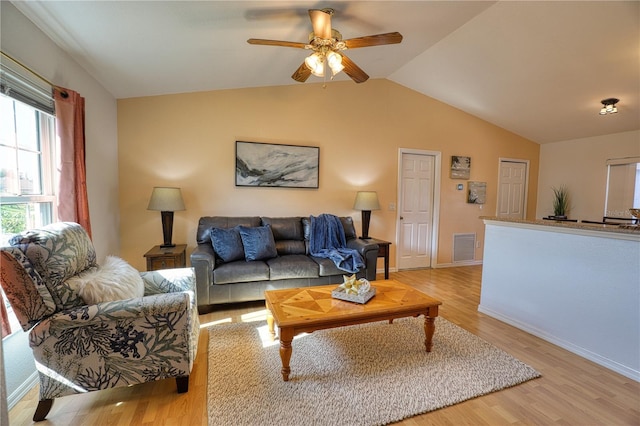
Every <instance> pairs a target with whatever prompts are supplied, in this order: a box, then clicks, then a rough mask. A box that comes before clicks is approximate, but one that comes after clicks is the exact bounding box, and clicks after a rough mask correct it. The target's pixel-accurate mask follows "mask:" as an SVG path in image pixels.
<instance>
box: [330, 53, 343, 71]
mask: <svg viewBox="0 0 640 426" xmlns="http://www.w3.org/2000/svg"><path fill="white" fill-rule="evenodd" d="M327 63H328V64H329V68H331V75H336V74H338V73H339V72H340V71H342V70H343V69H344V65H342V55H341V54H339V53H336V52H329V54H328V55H327Z"/></svg>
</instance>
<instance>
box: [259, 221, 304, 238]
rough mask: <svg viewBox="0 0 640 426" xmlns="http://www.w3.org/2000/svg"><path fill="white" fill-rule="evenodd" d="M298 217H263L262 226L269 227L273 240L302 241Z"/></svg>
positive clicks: (302, 233)
mask: <svg viewBox="0 0 640 426" xmlns="http://www.w3.org/2000/svg"><path fill="white" fill-rule="evenodd" d="M300 219H301V218H300V217H297V216H296V217H263V218H262V224H263V225H269V226H270V227H271V232H272V233H273V238H274V239H275V240H276V241H278V240H298V241H302V240H304V232H303V230H302V221H301V220H300Z"/></svg>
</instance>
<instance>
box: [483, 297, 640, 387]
mask: <svg viewBox="0 0 640 426" xmlns="http://www.w3.org/2000/svg"><path fill="white" fill-rule="evenodd" d="M478 312H481V313H483V314H485V315H488V316H490V317H492V318H495V319H497V320H499V321H502V322H504V323H507V324H509V325H512V326H514V327H516V328H519V329H520V330H523V331H526V332H527V333H529V334H532V335H534V336H536V337H539V338H541V339H542V340H546V341H547V342H549V343H553V344H554V345H556V346H559V347H561V348H562V349H566V350H568V351H569V352H572V353H574V354H576V355H579V356H581V357H582V358H585V359H588V360H589V361H593V362H595V363H596V364H598V365H601V366H603V367H605V368H608V369H609V370H612V371H615V372H616V373H619V374H622V375H623V376H625V377H628V378H630V379H632V380H635V381H636V382H640V371H637V370H634V369H633V368H630V367H628V366H626V365H623V364H620V363H618V362H616V361H613V360H610V359H608V358H605V357H603V356H601V355H599V354H597V353H595V352H592V351H590V350H587V349H585V348H583V347H581V346H577V345H574V344H573V343H571V342H568V341H566V340H564V339H560V338H558V337H556V336H554V335H552V334H549V333H547V332H546V331H544V330H541V329H539V328H537V327H534V326H532V325H530V324H528V323H525V322H522V321H520V320H517V319H514V318H511V317H509V316H506V315H503V314H501V313H500V312H497V311H494V310H492V309H491V308H487V307H486V306H482V304H480V305H479V306H478Z"/></svg>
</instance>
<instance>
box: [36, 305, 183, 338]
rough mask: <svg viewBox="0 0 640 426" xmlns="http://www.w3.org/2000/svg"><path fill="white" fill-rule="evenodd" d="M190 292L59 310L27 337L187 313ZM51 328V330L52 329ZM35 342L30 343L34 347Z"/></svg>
mask: <svg viewBox="0 0 640 426" xmlns="http://www.w3.org/2000/svg"><path fill="white" fill-rule="evenodd" d="M189 293H190V292H180V293H166V294H155V295H151V296H145V297H138V298H134V299H126V300H117V301H115V302H102V303H98V304H96V305H84V306H79V307H77V308H72V309H66V310H63V311H60V312H58V313H56V314H54V315H52V316H50V317H48V318H46V319H45V320H43V321H41V322H40V323H38V325H36V326H35V327H34V328H33V330H32V332H31V336H32V337H33V336H39V337H40V338H43V337H45V336H46V335H48V334H52V333H53V332H54V331H55V333H53V334H58V333H61V332H62V331H64V330H69V329H73V328H78V327H90V326H96V325H100V324H102V323H105V322H116V321H122V320H135V319H138V318H142V317H152V316H155V317H159V316H163V315H167V314H181V313H183V312H190V311H191V309H190V305H191V300H190V299H191V295H190V294H189ZM54 329H55V330H54ZM34 343H35V342H33V341H32V342H31V345H32V346H34Z"/></svg>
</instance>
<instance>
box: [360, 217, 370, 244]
mask: <svg viewBox="0 0 640 426" xmlns="http://www.w3.org/2000/svg"><path fill="white" fill-rule="evenodd" d="M370 220H371V210H362V236H361V237H360V238H362V239H363V240H368V239H369V221H370Z"/></svg>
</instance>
